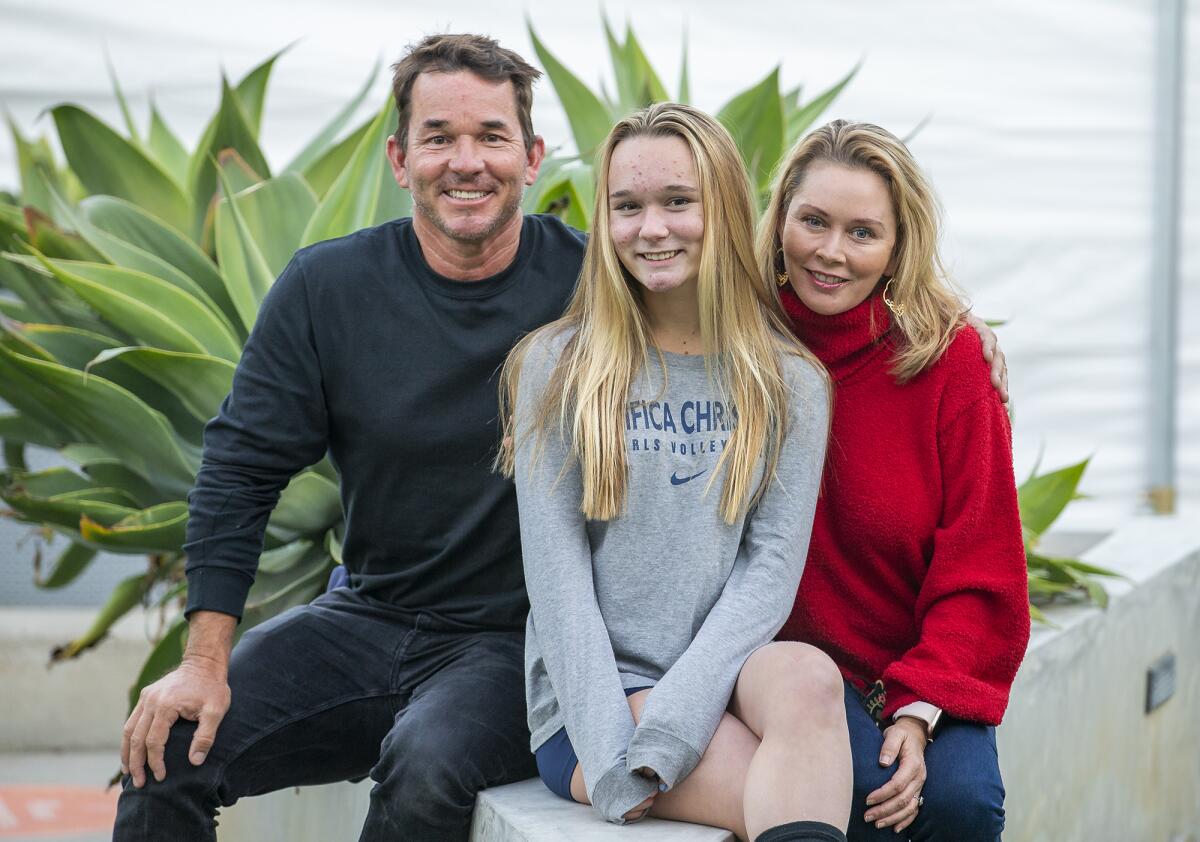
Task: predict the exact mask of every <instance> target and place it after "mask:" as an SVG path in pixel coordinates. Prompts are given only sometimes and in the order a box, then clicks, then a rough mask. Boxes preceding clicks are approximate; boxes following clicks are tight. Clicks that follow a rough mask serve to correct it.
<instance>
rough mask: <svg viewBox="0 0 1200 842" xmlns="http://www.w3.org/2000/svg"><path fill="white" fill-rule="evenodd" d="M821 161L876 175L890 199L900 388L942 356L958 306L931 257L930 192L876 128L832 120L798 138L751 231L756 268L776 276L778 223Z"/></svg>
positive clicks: (934, 215) (934, 231)
mask: <svg viewBox="0 0 1200 842" xmlns="http://www.w3.org/2000/svg"><path fill="white" fill-rule="evenodd" d="M826 161H828V162H832V163H835V164H840V165H842V166H844V167H851V168H857V169H866V170H870V171H871V172H874V173H876V174H878V175H879V176H880V177H881V178H882V179H883V181H884V183H885V184H886V185H887V188H888V193H889V194H890V196H891V200H892V208H893V210H894V211H895V214H896V223H897V231H896V244H895V246H894V249H893V252H892V257H893V259H894V266H895V271H894V274H893V275H892V277H891V289H890V290H889V298H891V300H893V301H894V302H896V304H897V305H898V306H902V307H903V308H904V309H903V316H902V317H897V318H893V319H892V321H893V326H894V330H895V331H897V332H898V334H899V339H900V341H899V343H898V347H897V349H896V355H895V357H894V359H893V363H892V375H893V376H894V377H895V378H896V380H897V381H898V382H900V383H904V382H905V381H907V380H910V379H911V378H913V377H914V376H916V375H917V374H919V373H920V372H921V371H922V370H924V369H925V367H926V366H928V365H930V364H931V363H933V362H935V361H936V360H937V359H938V358H939V357H940V356H941V355H942V354H943V353H944V352H945V350H946V348H947V347H948V346H949V345H950V341H951V340H952V339H953V338H954V334H955V332H956V331H957V329H958V327H959V326H960V324H961V321H962V316H963V314H964V313H965V312H966V307H965V306H964V305H963V302H962V298H961V297H960V296H959V294H958V293H957V292H956V291H955V290H954V289H953V287H952V285H951V283H950V280H949V278H948V277H947V275H946V270H945V268H944V266H943V265H942V260H941V257H939V255H938V250H937V241H938V227H939V208H938V203H937V199H936V197H935V196H934V193H933V188H932V187H931V186H930V184H929V182H928V181H927V180H926V178H925V176H924V174H923V173H922V172H921V170H920V168H919V167H918V166H917V162H916V161H915V160H914V159H913V156H912V153H910V152H909V151H908V148H907V147H906V146H905V145H904V143H903V142H901V141H900V139H899V138H897V137H896V136H895V135H893V134H892V133H891V132H888V131H887V130H885V129H881V128H880V127H879V126H874V125H871V124H870V123H852V122H848V121H846V120H834V121H833V122H832V123H827V124H826V125H824V126H821V127H820V128H819V129H816V130H815V131H813V132H812V133H811V134H809V135H807V136H805V137H803V138H801V140H800V141H799V142H798V143H797V144H796V145H795V147H793V148H792V150H791V152H789V153H788V156H787V157H786V158H785V159H784V161H783V163H782V164H781V165H780V167H779V168H778V170H777V174H776V178H775V183H774V186H773V187H772V188H771V199H770V201H769V202H768V203H767V209H766V212H765V213H764V214H763V218H762V222H761V223H760V225H759V233H758V258H759V264H760V267H761V268H762V271H763V272H764V273H766V274H767V276H768V277H774V276H775V274H776V273H777V272H782V271H783V266H782V264H781V254H780V247H781V243H780V231H781V229H782V226H783V221H784V216H785V214H786V213H787V211H788V207H789V206H790V205H791V203H792V197H793V196H794V195H795V193H796V190H797V189H798V188H799V187H800V185H801V183H803V181H804V177H805V175H806V174H807V173H808V170H809V167H811V166H812V165H813V164H816V163H821V162H826Z"/></svg>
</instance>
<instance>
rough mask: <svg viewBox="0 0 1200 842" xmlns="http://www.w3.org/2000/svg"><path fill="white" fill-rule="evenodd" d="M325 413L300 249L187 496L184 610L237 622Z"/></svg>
mask: <svg viewBox="0 0 1200 842" xmlns="http://www.w3.org/2000/svg"><path fill="white" fill-rule="evenodd" d="M327 427H328V419H327V416H326V412H325V397H324V392H323V389H322V385H321V374H320V365H319V360H318V357H317V351H316V344H315V341H314V338H313V329H312V319H311V315H310V311H309V306H308V298H307V289H306V286H305V282H304V274H303V269H302V266H301V262H300V256H299V255H297V256H296V257H295V258H293V259H292V262H291V263H289V264H288V266H287V267H286V268H285V269H284V270H283V273H282V274H281V275H280V276H279V279H278V280H277V281H276V282H275V284H274V285H273V286H272V288H271V290H270V292H269V293H268V294H267V297H266V298H265V299H264V301H263V303H262V307H261V308H260V310H259V313H258V319H257V321H256V322H255V325H254V329H253V330H252V331H251V333H250V338H249V339H248V340H247V341H246V347H245V349H244V350H243V351H242V357H241V360H240V361H239V362H238V366H237V370H236V371H235V373H234V376H233V387H232V389H231V390H230V392H229V395H228V396H227V397H226V398H225V401H224V402H223V403H222V404H221V409H220V412H219V414H218V415H217V417H216V418H214V419H213V420H212V421H210V422H209V423H208V426H207V427H206V428H205V430H204V455H203V462H202V464H201V467H200V471H199V473H198V474H197V476H196V485H195V487H194V488H193V489H192V491H191V493H190V494H189V495H188V509H189V518H188V526H187V541H186V543H185V544H184V551H185V552H186V553H187V566H186V571H187V580H188V602H187V608H186V611H187V613H189V614H190V613H191V612H193V611H197V610H207V611H220V612H222V613H224V614H232V615H233V616H235V617H238V618H239V619H240V618H241V616H242V610H243V609H244V607H245V603H246V595H247V593H248V592H249V590H250V586H251V585H252V584H253V582H254V574H255V571H256V569H257V567H258V557H259V555H260V554H261V553H262V547H263V535H264V532H265V530H266V526H267V520H268V518H269V517H270V515H271V512H272V510H273V509H274V508H275V504H276V502H277V501H278V500H279V494H280V492H281V491H282V490H283V488H284V487H285V486H286V485H287V483H288V481H289V480H290V479H291V477H292V475H293V474H295V473H296V472H297V471H299V470H301V469H302V468H304V467H306V466H308V465H311V464H313V463H314V462H316V461H318V460H319V459H320V458H321V457H322V456H323V455H324V453H325V450H326V448H327V440H328V434H327Z"/></svg>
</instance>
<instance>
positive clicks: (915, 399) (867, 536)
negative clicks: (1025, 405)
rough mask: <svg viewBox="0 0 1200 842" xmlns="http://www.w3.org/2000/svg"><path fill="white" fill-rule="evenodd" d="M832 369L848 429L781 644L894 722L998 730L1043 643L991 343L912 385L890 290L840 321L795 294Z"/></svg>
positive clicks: (832, 444)
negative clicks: (812, 658)
mask: <svg viewBox="0 0 1200 842" xmlns="http://www.w3.org/2000/svg"><path fill="white" fill-rule="evenodd" d="M781 296H782V299H783V304H784V308H785V309H786V310H787V312H788V314H789V315H790V316H791V318H792V323H793V326H794V328H795V330H796V334H797V335H798V336H799V337H800V338H801V340H802V341H803V342H804V343H805V344H806V345H807V346H808V347H809V348H811V349H812V351H813V353H815V354H816V355H817V356H818V357H819V358H820V360H821V362H823V363H824V364H825V366H826V367H827V368H828V369H829V373H830V376H831V377H832V379H833V382H834V389H833V391H834V396H833V407H834V409H833V426H832V429H831V435H830V441H829V448H828V452H827V456H826V462H825V476H824V480H823V485H822V491H821V498H820V500H819V501H818V503H817V513H816V519H815V521H814V523H813V532H812V541H811V543H810V544H809V551H808V563H807V565H806V566H805V568H804V578H803V579H802V581H801V582H800V590H799V593H798V594H797V596H796V605H795V608H794V609H793V611H792V615H791V617H790V619H789V620H788V621H787V624H786V625H785V626H784V627H783V630H782V631H781V632H780V634H779V637H780V638H782V639H786V640H803V641H805V642H807V643H811V644H813V645H815V646H818V647H819V648H821V649H822V650H824V651H825V652H826V653H828V654H829V656H830V657H832V658H833V660H834V661H835V662H836V663H837V665H838V666H839V667H840V668H841V671H842V674H843V675H844V676H845V677H846V678H847V679H848V680H849V681H851V682H852V683H854V684H855V685H856V686H858V687H860V688H862V687H865V686H866V685H870V684H872V683H874V682H875V680H876V679H882V680H883V683H884V688H885V689H886V691H887V701H886V704H885V706H884V708H883V716H884V717H885V718H890V717H891V715H892V714H893V713H894V712H895V711H896V709H897V708H899V707H901V706H903V705H906V704H908V703H909V702H913V701H917V700H921V701H925V702H930V703H932V704H934V705H937V706H938V707H940V708H942V709H943V710H945V711H946V712H947V713H948V714H951V715H953V716H957V717H960V718H962V719H969V720H974V721H977V722H986V723H990V724H996V723H998V722H999V721H1000V718H1001V717H1002V716H1003V715H1004V709H1005V707H1006V706H1007V704H1008V691H1009V687H1010V686H1011V685H1012V681H1013V678H1014V676H1015V675H1016V672H1017V667H1018V666H1019V665H1020V663H1021V658H1022V657H1023V656H1024V654H1025V646H1026V644H1027V643H1028V640H1029V609H1028V602H1027V600H1028V584H1027V580H1026V573H1025V554H1024V549H1023V546H1022V540H1021V523H1020V519H1019V516H1018V513H1017V495H1016V488H1015V484H1014V481H1013V465H1012V433H1011V430H1010V428H1009V422H1008V416H1007V415H1006V414H1005V412H1004V406H1003V404H1001V402H1000V398H999V396H998V395H997V393H996V391H995V390H994V389H993V388H992V385H991V382H990V380H989V374H988V367H987V364H986V363H985V362H984V359H983V353H982V349H981V345H980V340H979V337H978V336H977V335H976V333H975V331H973V330H971V329H970V328H967V329H963V330H960V331H959V332H958V334H957V335H956V336H955V338H954V340H953V341H952V342H951V344H950V347H949V348H948V349H947V350H946V353H945V354H943V355H942V357H941V358H940V359H939V360H937V361H936V362H934V363H933V364H931V365H930V366H928V367H927V368H926V369H925V370H924V371H923V372H921V373H920V374H918V375H917V376H916V377H914V378H913V379H912V380H910V381H909V382H908V383H906V384H904V385H902V386H901V385H898V384H897V383H896V381H895V379H894V378H893V377H892V375H891V373H890V371H889V369H890V366H891V362H892V357H893V354H894V351H895V346H894V345H893V342H892V339H891V336H890V334H889V335H881V333H883V332H884V331H886V330H887V329H888V327H889V325H890V314H889V313H888V311H887V309H886V308H885V307H884V305H883V303H882V300H881V297H880V295H879V294H878V293H875V294H873V295H872V296H871V297H870V298H868V299H867V300H866V301H864V302H863V303H862V304H860V305H858V306H857V307H855V308H854V309H852V310H850V311H848V312H846V313H842V314H839V315H837V316H822V315H818V314H816V313H814V312H813V311H811V310H809V309H808V308H807V307H806V306H805V305H804V304H803V303H801V301H800V299H799V298H797V296H796V294H795V293H794V292H793V291H792V289H791V287H785V288H784V289H783V290H782V291H781Z"/></svg>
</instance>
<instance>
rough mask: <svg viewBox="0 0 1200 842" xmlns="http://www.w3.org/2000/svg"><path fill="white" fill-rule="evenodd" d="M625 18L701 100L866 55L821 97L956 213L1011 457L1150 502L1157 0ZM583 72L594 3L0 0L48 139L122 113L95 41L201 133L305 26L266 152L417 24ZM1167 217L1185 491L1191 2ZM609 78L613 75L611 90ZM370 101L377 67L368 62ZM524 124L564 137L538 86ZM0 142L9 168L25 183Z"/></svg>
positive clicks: (11, 96) (1190, 471) (1193, 104)
mask: <svg viewBox="0 0 1200 842" xmlns="http://www.w3.org/2000/svg"><path fill="white" fill-rule="evenodd" d="M607 13H608V15H609V18H610V20H612V21H613V22H614V25H618V26H623V24H624V22H625V20H626V18H627V16H628V18H629V19H631V21H632V23H633V25H634V27H635V29H636V31H637V34H638V36H639V38H640V40H641V41H642V43H643V45H644V46H645V48H646V51H647V53H648V54H649V56H650V58H651V60H652V61H653V62H654V64H655V65H656V67H657V68H658V70H659V72H660V73H661V74H662V75H663V77H664V80H665V81H666V82H667V86H668V88H670V89H672V90H673V89H674V88H675V85H676V81H677V79H678V68H679V60H680V55H681V43H682V40H683V35H684V32H685V31H686V33H687V39H688V44H689V50H690V73H691V80H692V98H693V101H694V102H695V104H697V105H699V106H700V107H702V108H706V109H709V110H714V111H715V110H716V109H717V108H718V107H720V106H721V105H722V104H724V102H725V101H726V100H728V99H729V97H730V96H732V95H733V94H734V93H735V92H737V91H740V90H742V89H744V88H745V87H747V86H749V84H750V83H752V82H755V81H757V80H759V79H761V78H762V77H763V76H764V75H765V74H766V73H767V72H769V71H770V69H771V68H772V67H773V66H774V65H775V64H776V63H782V79H783V83H784V85H785V86H787V87H790V86H792V85H795V84H798V83H804V85H805V89H806V91H807V92H808V93H809V95H815V93H816V92H818V91H821V90H824V89H825V88H826V87H828V86H829V85H831V84H832V83H833V82H835V81H836V80H837V79H839V78H840V77H841V76H842V75H844V74H845V73H846V71H847V70H849V68H851V67H852V66H853V65H854V64H855V63H856V62H859V61H862V63H863V64H862V69H861V71H860V72H859V74H858V76H857V77H856V78H855V79H854V81H853V82H852V83H851V84H850V86H849V87H848V88H847V90H846V91H845V92H844V94H843V95H842V97H841V98H840V100H839V101H838V102H837V103H835V105H834V107H833V108H832V109H831V110H830V111H829V112H828V114H827V116H829V117H830V118H832V117H834V116H845V117H850V118H857V119H866V120H870V121H873V122H877V123H880V124H882V125H884V126H886V127H888V128H890V129H891V130H892V131H894V132H896V133H897V134H900V135H906V134H908V133H909V132H911V131H912V130H913V128H914V127H916V126H917V125H918V124H919V123H920V122H921V121H922V120H924V119H925V118H927V117H928V118H929V122H928V124H927V125H926V126H925V127H924V128H923V129H922V130H921V131H920V133H919V134H918V135H917V137H916V138H915V139H914V140H913V141H912V144H911V146H912V149H913V151H914V152H915V154H916V155H917V157H918V159H919V160H920V161H921V163H922V164H923V166H924V167H925V168H926V170H927V171H928V172H929V173H930V174H931V175H932V178H933V180H934V182H935V184H936V186H937V188H938V191H939V193H940V195H941V198H942V201H943V203H944V205H945V210H946V221H947V225H946V231H945V236H944V251H945V256H946V257H947V259H948V265H949V266H950V268H951V270H952V272H953V273H954V275H955V277H956V278H957V280H958V281H959V282H960V284H961V285H962V287H963V288H964V289H965V290H966V291H967V292H968V293H969V295H970V296H971V298H972V300H973V301H974V305H975V311H976V312H977V313H980V314H982V315H984V316H987V317H989V318H1002V319H1007V320H1008V324H1007V326H1005V327H1004V328H1002V329H1001V330H1000V337H1001V341H1002V344H1003V347H1004V348H1005V350H1006V351H1007V353H1008V357H1009V361H1010V371H1011V377H1012V393H1013V402H1014V411H1015V445H1016V462H1017V472H1018V475H1019V476H1024V475H1025V474H1026V473H1027V472H1028V471H1029V469H1030V468H1031V467H1032V465H1033V463H1034V461H1035V460H1036V458H1037V455H1038V451H1039V449H1040V448H1043V447H1044V450H1045V456H1044V461H1043V465H1044V466H1046V467H1058V466H1061V465H1064V464H1066V463H1068V462H1070V461H1074V460H1078V459H1080V458H1083V457H1085V456H1088V455H1094V458H1093V461H1092V466H1091V468H1090V469H1089V471H1088V473H1087V475H1086V477H1085V479H1084V485H1083V490H1084V491H1085V492H1086V493H1087V494H1089V495H1091V499H1089V500H1086V501H1080V502H1079V503H1077V504H1075V505H1074V506H1073V507H1072V508H1071V509H1069V510H1068V514H1067V515H1066V516H1065V518H1064V521H1063V524H1064V525H1065V526H1066V527H1069V528H1075V529H1105V528H1111V527H1112V526H1114V525H1115V524H1116V523H1117V522H1118V521H1119V520H1120V519H1121V518H1122V517H1124V516H1125V515H1127V514H1128V513H1130V512H1133V511H1135V510H1140V509H1144V508H1145V504H1144V493H1145V489H1146V487H1147V485H1148V482H1147V477H1146V472H1147V467H1146V466H1147V457H1146V438H1147V435H1148V433H1147V430H1148V424H1147V402H1148V394H1149V377H1148V365H1149V362H1148V359H1149V358H1148V342H1149V337H1150V335H1151V330H1152V328H1151V326H1150V324H1149V323H1148V319H1149V315H1148V313H1149V308H1148V291H1149V289H1150V279H1149V273H1150V247H1151V242H1152V237H1153V233H1154V232H1153V231H1152V227H1153V225H1152V217H1151V193H1152V176H1153V159H1152V150H1153V143H1154V131H1155V126H1154V119H1155V115H1154V113H1153V104H1154V83H1155V75H1154V74H1155V64H1154V61H1155V49H1156V45H1155V24H1156V14H1157V3H1155V2H1152V0H1064V2H1060V3H1052V4H1051V3H1044V2H1040V0H1039V1H1038V2H1035V1H1034V0H1009V2H1005V3H998V2H990V3H972V4H964V3H958V2H951V0H941V1H940V2H931V1H929V0H922V1H921V2H910V3H884V2H861V3H853V4H846V3H824V2H820V3H819V2H813V0H801V2H766V3H740V4H730V3H724V2H722V3H717V2H712V0H702V1H699V2H698V1H697V0H693V2H689V3H683V2H661V3H639V4H634V3H626V2H611V3H608V4H607ZM526 14H528V16H529V18H530V19H531V20H532V21H533V23H534V25H535V26H536V27H537V31H538V34H539V36H540V37H541V38H542V39H543V40H544V41H545V43H546V44H547V45H548V46H549V47H550V49H551V50H552V51H554V52H555V53H556V55H558V57H559V58H560V59H562V60H563V61H564V62H565V63H566V64H567V65H568V66H569V67H570V68H571V69H572V70H574V71H575V72H576V73H577V74H578V75H579V76H580V77H582V78H583V79H584V80H585V81H587V82H589V83H591V84H595V83H596V82H597V81H599V79H600V78H602V77H605V78H607V76H608V73H609V71H608V58H607V48H606V46H605V40H604V34H603V31H602V29H601V26H600V15H601V14H602V10H600V9H599V8H598V7H597V6H596V5H595V4H591V3H584V4H579V5H577V6H576V5H574V4H567V3H562V2H556V1H555V0H525V2H515V0H459V2H457V3H454V4H442V3H428V2H427V3H414V2H408V0H405V2H391V3H383V2H372V0H342V2H339V3H322V2H316V0H288V2H282V0H258V2H253V3H251V2H231V0H209V2H190V3H180V2H162V0H158V2H149V0H127V2H122V3H116V4H111V5H110V6H107V7H101V6H99V5H97V4H95V3H90V2H83V1H82V0H36V2H35V0H27V2H13V0H0V20H2V25H0V104H2V105H3V107H4V108H6V109H7V110H8V112H9V113H11V114H12V116H13V117H14V119H15V120H16V122H17V123H18V125H20V126H21V128H22V130H23V131H24V132H25V133H26V134H29V133H30V132H33V131H37V132H39V133H49V131H50V129H51V125H50V121H49V119H48V118H47V117H45V116H42V117H39V114H40V112H41V111H42V109H44V108H45V107H46V106H48V105H52V104H55V103H58V102H62V101H68V100H69V101H74V102H78V103H80V104H82V105H84V106H85V107H87V108H89V109H92V110H94V111H95V112H97V113H99V114H100V115H101V116H102V117H103V118H105V119H106V120H109V121H111V122H112V123H113V124H115V125H119V123H120V119H119V114H118V112H117V108H116V104H115V102H114V100H113V97H112V93H111V88H110V85H109V81H108V76H107V73H106V70H105V65H104V52H105V50H106V49H107V51H108V52H109V54H110V55H111V56H112V61H113V64H114V65H115V67H116V70H117V73H118V75H119V77H120V79H121V82H122V84H123V86H124V89H125V91H126V94H127V95H128V97H129V98H130V100H131V102H132V104H133V106H134V111H135V114H136V115H138V117H139V119H144V115H145V114H146V111H147V109H146V103H147V95H148V93H150V92H153V96H154V99H155V101H156V102H157V104H158V106H159V108H160V110H161V111H162V113H163V114H164V115H165V117H166V119H167V121H168V123H170V124H171V126H172V128H174V129H175V130H176V132H178V133H179V134H180V135H181V136H183V137H184V138H185V139H186V141H187V142H188V143H189V144H190V143H194V142H195V139H196V137H197V135H198V134H199V132H200V129H201V128H202V125H203V123H204V121H205V120H206V119H207V117H208V116H209V115H210V113H211V111H212V110H213V109H214V108H215V106H216V102H217V94H218V86H219V77H218V72H219V69H220V68H221V67H224V68H225V70H226V71H227V72H228V73H229V75H230V76H232V77H238V76H240V75H241V74H242V73H244V72H245V71H246V70H248V69H249V68H250V67H252V66H253V65H255V64H257V63H258V62H259V61H261V60H262V59H264V58H265V57H267V56H268V55H269V54H270V53H272V52H274V51H275V50H277V49H279V48H281V47H283V46H285V45H287V44H289V43H292V42H296V43H295V44H294V45H293V46H292V48H291V49H290V50H289V51H288V53H287V54H286V55H284V57H283V58H282V59H281V60H280V61H279V62H278V63H277V65H276V69H275V74H274V77H273V84H272V85H271V89H270V93H269V95H268V99H267V110H266V116H265V118H264V135H263V146H264V149H265V151H266V154H267V156H268V159H269V160H270V161H271V162H272V163H275V164H281V163H283V162H284V161H286V160H287V159H288V158H289V157H290V155H291V154H293V153H294V152H295V151H297V150H298V149H299V148H300V146H301V145H302V144H303V143H304V141H306V140H307V139H308V138H309V137H310V136H311V135H312V134H313V133H314V132H315V131H316V129H317V127H319V126H320V125H321V124H322V123H323V121H324V120H325V119H327V118H328V117H329V116H331V115H332V114H333V113H334V112H335V111H336V110H337V109H338V108H339V106H340V105H341V104H342V103H344V102H345V101H346V100H348V99H349V98H350V96H351V95H352V94H353V92H354V91H355V90H356V89H357V88H358V86H359V85H360V84H361V83H362V82H363V80H364V79H365V77H366V74H367V73H368V72H369V70H370V68H371V65H372V63H373V62H374V61H375V60H376V58H377V57H383V58H384V59H385V61H389V62H390V61H392V60H394V59H395V58H396V57H397V56H398V55H399V53H400V52H401V50H402V48H403V47H404V45H405V44H407V43H409V42H411V41H413V40H415V39H417V38H419V37H420V36H421V35H423V34H426V33H431V32H444V31H479V32H486V33H489V34H491V35H494V36H495V37H497V38H499V39H500V40H501V42H502V43H504V44H505V45H507V46H510V47H513V48H515V49H517V50H518V51H520V52H521V53H523V54H524V55H526V56H527V57H529V58H531V59H532V58H533V49H532V46H531V44H530V39H529V36H528V34H527V32H526V30H525V15H526ZM1187 15H1188V22H1187V27H1188V31H1187V33H1186V34H1185V41H1184V43H1185V55H1186V64H1185V89H1184V99H1185V103H1184V109H1185V120H1186V123H1185V136H1184V168H1183V175H1182V177H1183V179H1184V185H1183V213H1182V219H1181V223H1180V224H1181V227H1182V237H1181V241H1182V243H1183V253H1182V255H1181V261H1180V265H1181V272H1182V294H1181V300H1180V312H1179V319H1180V333H1179V335H1180V351H1179V378H1178V384H1177V388H1178V395H1179V409H1178V456H1177V465H1178V487H1179V491H1180V494H1181V496H1182V498H1183V504H1184V506H1185V507H1189V508H1191V507H1197V506H1200V330H1198V329H1197V328H1196V327H1195V326H1196V325H1197V324H1200V160H1198V158H1197V154H1196V153H1197V151H1200V143H1198V141H1200V5H1197V4H1196V3H1192V4H1191V7H1190V9H1189V10H1188V12H1187ZM609 84H610V87H611V82H610V83H609ZM377 87H378V97H379V100H380V101H382V98H383V97H384V96H386V94H387V91H388V84H387V80H386V77H385V75H384V74H383V73H381V75H380V77H379V80H378V85H377ZM536 102H537V104H536V106H535V110H534V119H535V125H536V127H537V129H538V131H539V132H540V133H542V134H544V135H545V136H546V137H547V139H548V140H549V141H550V142H551V143H552V144H553V143H558V142H563V141H565V140H566V139H567V137H568V133H567V130H566V123H565V119H564V117H563V114H562V112H561V111H560V109H559V107H558V105H557V102H556V100H555V98H554V95H553V93H552V91H551V89H550V86H549V84H548V83H546V82H543V83H542V84H541V85H540V86H539V90H538V93H537V95H536ZM16 186H17V176H16V167H15V162H14V151H13V149H12V146H11V143H10V142H8V141H0V187H7V188H9V189H16Z"/></svg>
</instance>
